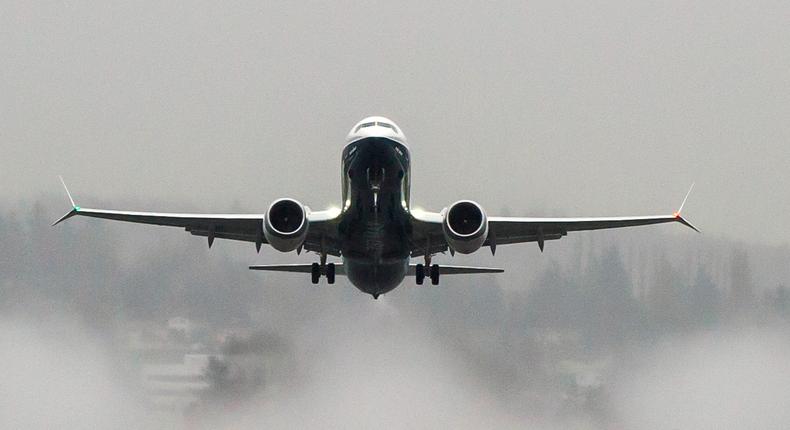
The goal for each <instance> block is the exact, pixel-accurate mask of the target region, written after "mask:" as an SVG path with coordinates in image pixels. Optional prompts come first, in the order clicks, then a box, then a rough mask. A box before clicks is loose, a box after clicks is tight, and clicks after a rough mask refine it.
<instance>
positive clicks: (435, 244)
mask: <svg viewBox="0 0 790 430" xmlns="http://www.w3.org/2000/svg"><path fill="white" fill-rule="evenodd" d="M692 188H693V185H692ZM690 193H691V189H689V192H688V193H687V194H686V198H685V199H683V203H682V204H681V205H680V209H678V210H677V212H675V213H673V214H672V215H654V216H632V217H594V218H519V217H489V218H488V238H487V239H486V241H485V243H484V244H483V246H489V247H491V251H492V252H495V251H496V247H497V245H507V244H512V243H524V242H538V246H539V247H540V249H541V251H542V250H543V246H544V243H545V241H547V240H557V239H561V238H562V237H563V236H565V235H567V234H568V232H571V231H584V230H601V229H610V228H623V227H636V226H642V225H651V224H663V223H669V222H677V223H680V224H683V225H685V226H687V227H689V228H691V229H693V230H695V231H697V232H699V230H698V229H697V228H696V227H694V226H693V225H692V224H691V223H689V222H688V221H687V220H686V219H685V218H683V217H682V216H681V214H680V212H681V210H683V206H684V205H685V204H686V200H687V199H688V196H689V194H690ZM412 217H413V224H414V234H413V239H412V257H417V256H421V255H425V254H436V253H439V252H444V251H447V250H448V249H449V247H448V245H447V242H446V240H445V238H444V233H443V231H442V221H443V219H444V213H429V212H428V213H426V212H420V213H412ZM450 251H451V252H452V250H450Z"/></svg>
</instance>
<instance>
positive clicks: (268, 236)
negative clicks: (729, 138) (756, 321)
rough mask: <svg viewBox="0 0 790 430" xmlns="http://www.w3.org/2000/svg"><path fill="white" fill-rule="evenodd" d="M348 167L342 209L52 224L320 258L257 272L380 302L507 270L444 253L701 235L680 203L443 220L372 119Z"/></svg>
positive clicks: (466, 204) (454, 211)
mask: <svg viewBox="0 0 790 430" xmlns="http://www.w3.org/2000/svg"><path fill="white" fill-rule="evenodd" d="M341 169H342V170H341V173H342V176H341V177H342V204H341V206H340V209H335V210H326V211H312V210H310V208H309V207H307V206H305V205H303V204H302V203H300V202H299V201H297V200H294V199H291V198H283V199H279V200H276V201H275V202H273V203H272V204H271V205H270V206H269V209H268V210H267V211H266V213H262V214H180V213H156V212H130V211H117V210H105V209H88V208H84V207H80V206H77V205H76V204H75V203H74V199H73V198H72V197H71V195H70V194H69V199H70V200H71V205H72V210H71V211H70V212H68V213H67V214H66V215H64V216H63V217H61V218H60V219H58V220H57V221H56V222H55V223H54V224H53V225H55V224H58V223H60V222H61V221H63V220H65V219H67V218H70V217H72V216H75V215H81V216H87V217H94V218H105V219H110V220H117V221H127V222H135V223H143V224H155V225H164V226H173V227H182V228H184V229H185V230H186V231H188V232H190V233H191V234H193V235H197V236H205V237H207V238H208V246H209V247H210V246H211V245H212V244H213V243H214V239H230V240H238V241H244V242H252V243H254V244H255V248H256V249H257V250H258V251H260V249H261V245H263V244H268V245H271V246H272V247H273V248H274V249H276V250H278V251H281V252H293V251H296V252H297V253H301V251H302V250H305V251H310V252H314V253H316V254H318V256H319V258H318V260H319V261H318V262H314V263H310V264H277V265H256V266H250V269H253V270H267V271H277V272H296V273H305V274H310V276H311V279H312V282H313V283H314V284H317V283H318V282H319V281H320V279H321V277H325V278H326V280H327V282H328V283H329V284H333V283H334V282H335V276H337V275H344V276H347V277H348V279H349V280H350V281H351V283H352V284H354V285H355V286H356V287H357V288H358V289H360V290H361V291H363V292H365V293H368V294H370V295H372V296H373V297H374V298H378V296H379V295H380V294H384V293H386V292H388V291H391V290H392V289H394V288H395V287H397V286H398V285H400V284H401V283H402V282H403V280H404V278H405V277H407V276H414V277H415V281H416V283H417V284H418V285H421V284H423V282H424V280H425V278H426V277H427V278H429V279H430V281H431V283H432V284H433V285H438V284H439V279H440V278H441V276H443V275H458V274H472V273H497V272H502V271H503V270H502V269H494V268H485V267H464V266H449V265H438V264H431V257H432V256H434V255H436V254H438V253H445V252H450V254H452V255H454V254H455V253H456V252H459V253H462V254H471V253H473V252H475V251H477V250H479V249H480V248H483V247H488V248H489V249H490V250H491V252H492V253H495V252H496V248H497V246H499V245H509V244H513V243H523V242H537V244H538V246H539V247H540V249H541V251H542V250H543V247H544V243H545V242H546V241H548V240H556V239H560V238H562V237H563V236H565V235H567V234H568V232H571V231H582V230H598V229H606V228H620V227H634V226H640V225H648V224H660V223H667V222H679V223H681V224H683V225H686V226H688V227H690V228H692V229H694V230H697V229H696V228H695V227H694V226H692V225H691V224H690V223H689V222H688V221H686V220H685V219H684V218H683V217H682V216H681V215H680V211H681V210H682V208H683V205H682V204H681V207H680V209H678V211H677V212H675V213H673V214H671V215H659V216H636V217H597V218H529V217H526V218H516V217H493V216H491V217H490V216H488V215H487V213H486V211H485V210H483V208H482V207H481V206H480V205H479V204H477V203H476V202H473V201H471V200H462V201H458V202H455V203H453V204H451V205H450V206H448V207H447V208H445V209H443V210H442V211H441V212H438V213H431V212H424V211H419V210H416V209H413V208H412V206H411V202H410V198H409V191H410V173H411V152H410V151H409V146H408V144H407V141H406V136H405V135H404V134H403V131H402V130H401V129H400V127H399V126H398V125H396V124H395V123H394V122H392V121H390V120H389V119H387V118H383V117H369V118H365V119H363V120H362V121H360V122H359V123H357V124H356V125H354V127H353V128H352V129H351V131H350V132H349V134H348V137H347V138H346V145H345V147H344V148H343V154H342V161H341ZM63 186H64V187H65V183H64V184H63ZM690 191H691V190H689V192H690ZM66 192H67V193H68V189H67V190H66ZM686 198H688V194H687V195H686ZM683 204H685V199H684V200H683ZM697 231H698V230H697ZM328 256H332V257H340V258H341V259H342V262H338V263H334V262H327V257H328ZM412 258H422V261H423V262H424V263H418V264H413V263H410V260H411V259H412ZM418 261H419V260H418Z"/></svg>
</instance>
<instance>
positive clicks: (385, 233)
mask: <svg viewBox="0 0 790 430" xmlns="http://www.w3.org/2000/svg"><path fill="white" fill-rule="evenodd" d="M409 178H410V153H409V149H408V148H407V147H406V145H404V144H402V143H400V142H397V141H395V140H392V139H388V138H386V137H366V138H363V139H360V140H357V141H354V142H351V143H350V144H348V145H347V146H346V147H345V149H344V150H343V161H342V181H343V182H342V186H343V202H344V207H343V211H342V214H341V220H340V223H339V236H340V238H341V243H342V244H343V246H342V256H343V265H344V267H345V271H346V275H347V276H348V279H349V280H350V281H351V283H352V284H354V285H355V286H356V287H357V288H359V289H360V290H361V291H363V292H365V293H368V294H372V295H374V296H378V295H379V294H383V293H386V292H388V291H390V290H392V289H394V288H395V287H397V286H398V285H399V284H400V283H401V282H402V281H403V278H404V277H405V276H406V274H407V271H408V268H409V255H410V250H409V247H410V243H409V237H410V230H411V228H412V226H411V217H410V215H409V212H408V208H409Z"/></svg>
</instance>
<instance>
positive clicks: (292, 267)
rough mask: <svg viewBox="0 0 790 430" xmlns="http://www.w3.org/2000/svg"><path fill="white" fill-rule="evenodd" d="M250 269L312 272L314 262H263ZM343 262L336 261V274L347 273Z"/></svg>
mask: <svg viewBox="0 0 790 430" xmlns="http://www.w3.org/2000/svg"><path fill="white" fill-rule="evenodd" d="M250 270H264V271H267V272H287V273H311V272H312V271H313V265H312V264H262V265H258V266H250ZM345 274H346V271H345V270H343V264H342V263H335V275H345Z"/></svg>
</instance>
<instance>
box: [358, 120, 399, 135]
mask: <svg viewBox="0 0 790 430" xmlns="http://www.w3.org/2000/svg"><path fill="white" fill-rule="evenodd" d="M373 126H379V127H386V128H389V129H390V130H392V131H394V132H395V133H397V132H398V129H397V128H395V126H394V125H392V124H390V123H388V122H384V121H376V122H365V123H362V124H360V125H358V126H357V129H356V130H354V133H356V132H358V131H359V130H362V129H363V128H366V127H373Z"/></svg>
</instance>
